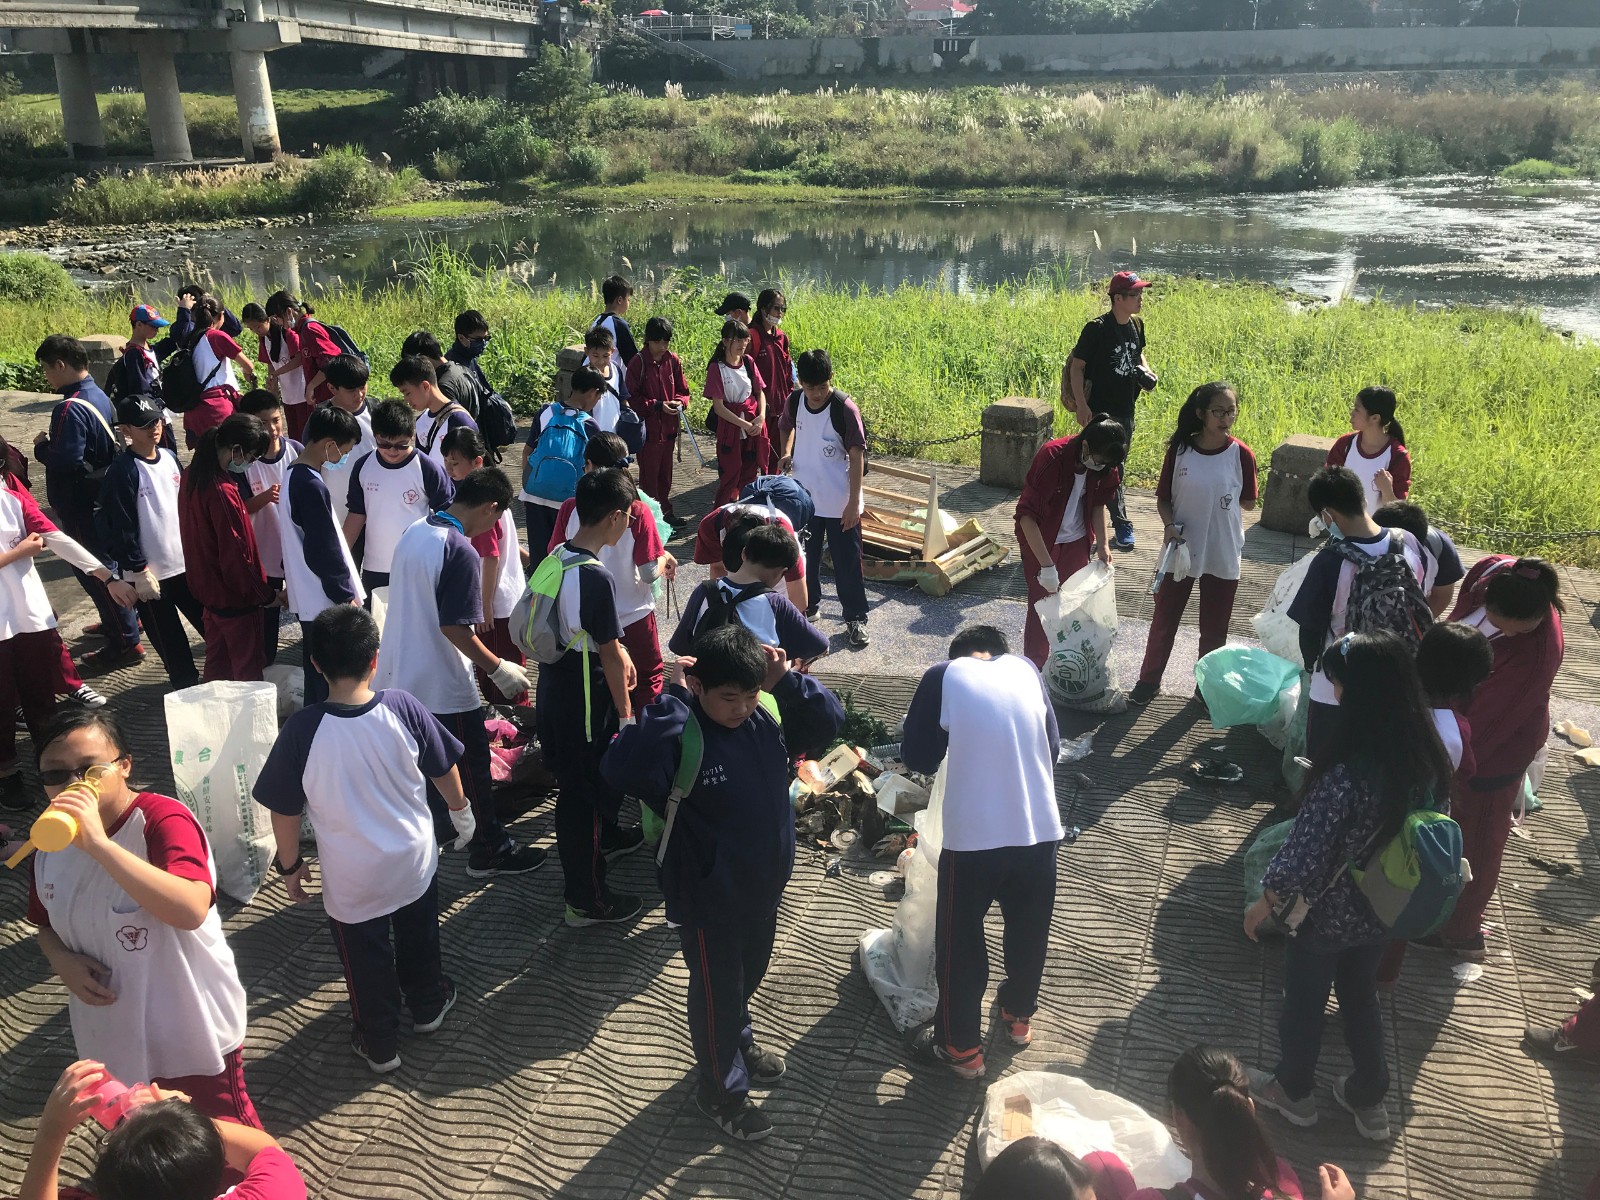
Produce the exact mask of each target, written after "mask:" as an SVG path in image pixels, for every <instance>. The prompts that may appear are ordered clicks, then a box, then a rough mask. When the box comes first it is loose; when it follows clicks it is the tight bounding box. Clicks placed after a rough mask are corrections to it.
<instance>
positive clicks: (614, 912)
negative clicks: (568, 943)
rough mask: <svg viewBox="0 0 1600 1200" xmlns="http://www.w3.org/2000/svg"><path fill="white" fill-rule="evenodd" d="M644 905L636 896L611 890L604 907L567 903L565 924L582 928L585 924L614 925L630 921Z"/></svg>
mask: <svg viewBox="0 0 1600 1200" xmlns="http://www.w3.org/2000/svg"><path fill="white" fill-rule="evenodd" d="M643 907H644V901H643V900H642V899H641V898H640V897H638V896H631V895H629V894H628V893H627V892H613V893H612V894H611V902H610V903H609V904H607V905H606V906H605V907H604V908H575V907H573V906H572V905H570V904H569V905H567V924H568V925H570V926H572V928H574V929H582V928H584V927H585V926H586V925H615V924H618V923H620V922H622V921H631V920H633V919H634V918H635V917H637V916H638V915H639V910H640V909H641V908H643Z"/></svg>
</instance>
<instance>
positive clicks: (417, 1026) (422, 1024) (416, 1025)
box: [396, 979, 456, 1062]
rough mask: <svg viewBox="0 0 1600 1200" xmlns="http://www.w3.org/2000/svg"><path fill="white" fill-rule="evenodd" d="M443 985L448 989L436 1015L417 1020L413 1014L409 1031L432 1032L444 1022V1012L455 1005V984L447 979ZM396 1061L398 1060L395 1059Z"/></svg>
mask: <svg viewBox="0 0 1600 1200" xmlns="http://www.w3.org/2000/svg"><path fill="white" fill-rule="evenodd" d="M445 987H446V988H448V989H449V990H448V991H446V992H445V994H444V1006H443V1007H442V1008H440V1009H439V1012H438V1015H437V1016H435V1017H434V1018H433V1019H432V1020H431V1021H418V1020H417V1019H416V1015H415V1014H413V1015H412V1019H411V1032H413V1033H432V1032H434V1031H435V1030H436V1029H438V1028H439V1026H441V1025H443V1024H444V1017H445V1014H446V1013H447V1012H449V1011H450V1010H451V1009H452V1008H454V1007H455V1006H456V985H455V984H453V983H451V982H450V981H449V980H448V979H447V980H445ZM396 1061H397V1062H398V1061H399V1060H398V1059H396Z"/></svg>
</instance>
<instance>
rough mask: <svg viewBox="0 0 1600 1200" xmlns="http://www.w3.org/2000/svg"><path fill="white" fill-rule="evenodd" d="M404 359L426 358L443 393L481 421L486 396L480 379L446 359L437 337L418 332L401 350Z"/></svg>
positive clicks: (421, 331) (473, 417)
mask: <svg viewBox="0 0 1600 1200" xmlns="http://www.w3.org/2000/svg"><path fill="white" fill-rule="evenodd" d="M400 357H401V358H425V359H427V360H428V361H429V362H431V363H432V364H433V369H434V371H435V373H436V374H437V375H438V376H439V390H440V391H441V392H443V393H444V394H445V396H446V398H448V399H450V400H452V401H454V402H455V403H457V404H459V405H461V407H462V408H464V409H466V410H467V415H468V416H470V417H471V418H472V419H473V420H474V421H476V420H477V419H478V409H479V406H480V404H481V399H482V395H483V390H482V386H481V385H480V384H479V383H478V377H477V376H476V375H474V374H473V373H472V372H471V371H469V370H468V369H467V368H466V367H463V366H462V365H461V364H460V363H454V362H451V361H450V360H449V359H447V358H445V356H444V350H443V348H442V347H441V346H440V345H439V339H438V338H436V337H434V336H433V334H431V333H429V332H428V331H427V330H426V329H419V330H417V331H416V332H415V333H413V334H412V335H411V336H410V337H408V338H406V340H405V345H403V346H401V347H400ZM474 365H476V364H474Z"/></svg>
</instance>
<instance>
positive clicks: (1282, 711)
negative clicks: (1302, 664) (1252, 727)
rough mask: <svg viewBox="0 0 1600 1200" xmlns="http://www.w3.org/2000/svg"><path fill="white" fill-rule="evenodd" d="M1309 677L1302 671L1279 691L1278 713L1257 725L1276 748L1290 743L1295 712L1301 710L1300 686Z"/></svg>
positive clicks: (1281, 747)
mask: <svg viewBox="0 0 1600 1200" xmlns="http://www.w3.org/2000/svg"><path fill="white" fill-rule="evenodd" d="M1309 678H1310V676H1309V675H1307V674H1306V673H1305V672H1304V671H1301V672H1300V678H1299V679H1296V680H1295V681H1294V682H1293V683H1291V684H1290V685H1289V686H1288V687H1286V688H1284V689H1283V691H1281V692H1279V693H1278V712H1277V715H1276V716H1274V717H1273V718H1272V720H1270V721H1267V722H1266V723H1265V724H1262V725H1257V726H1256V728H1257V729H1259V730H1261V733H1262V735H1263V736H1264V737H1265V738H1266V739H1267V741H1269V742H1271V743H1272V745H1273V747H1274V748H1275V749H1278V750H1282V749H1283V748H1284V747H1285V746H1287V745H1288V744H1289V738H1290V735H1291V734H1292V733H1293V732H1294V718H1295V714H1296V713H1298V712H1299V711H1300V688H1301V686H1302V684H1304V683H1305V681H1306V680H1308V679H1309Z"/></svg>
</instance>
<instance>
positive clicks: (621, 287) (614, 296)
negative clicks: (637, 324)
mask: <svg viewBox="0 0 1600 1200" xmlns="http://www.w3.org/2000/svg"><path fill="white" fill-rule="evenodd" d="M600 298H601V300H603V301H604V302H605V306H606V308H605V311H604V312H603V313H601V314H600V315H599V316H598V317H596V318H595V319H594V320H593V321H592V322H590V324H589V328H590V329H591V330H593V329H604V330H606V331H608V332H609V333H610V334H611V337H612V341H613V343H614V348H613V351H612V356H613V358H614V359H615V363H614V365H615V367H616V370H617V374H618V376H619V377H620V376H621V374H622V372H623V371H625V370H627V369H628V368H629V367H631V366H632V365H633V360H634V358H635V357H636V356H637V355H638V353H639V349H638V347H637V346H636V345H634V341H633V330H632V329H631V328H630V327H629V326H628V322H627V320H626V318H627V314H628V306H629V305H630V304H632V303H633V284H631V283H629V282H628V281H627V280H626V279H624V278H623V277H622V276H621V275H613V276H611V277H610V278H609V279H607V280H605V281H604V282H603V283H601V285H600ZM587 344H588V343H587V342H586V343H585V345H587ZM607 428H608V429H609V428H610V427H609V426H608V427H607Z"/></svg>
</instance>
